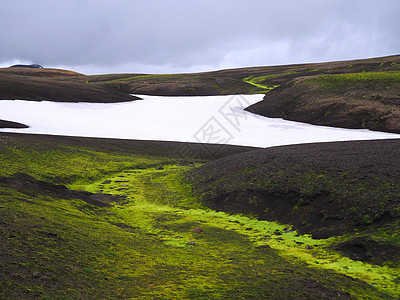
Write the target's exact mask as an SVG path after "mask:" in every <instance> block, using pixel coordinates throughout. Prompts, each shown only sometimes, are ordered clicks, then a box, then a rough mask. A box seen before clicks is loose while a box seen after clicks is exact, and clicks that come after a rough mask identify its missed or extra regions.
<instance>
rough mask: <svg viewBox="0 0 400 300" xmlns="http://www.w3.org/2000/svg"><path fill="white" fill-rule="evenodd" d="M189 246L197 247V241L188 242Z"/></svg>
mask: <svg viewBox="0 0 400 300" xmlns="http://www.w3.org/2000/svg"><path fill="white" fill-rule="evenodd" d="M187 244H188V245H191V246H194V245H196V242H195V241H190V242H188V243H187Z"/></svg>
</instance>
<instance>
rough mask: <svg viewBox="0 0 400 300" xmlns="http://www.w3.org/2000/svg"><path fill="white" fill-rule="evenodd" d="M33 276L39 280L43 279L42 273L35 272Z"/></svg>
mask: <svg viewBox="0 0 400 300" xmlns="http://www.w3.org/2000/svg"><path fill="white" fill-rule="evenodd" d="M32 276H33V278H39V277H42V273H40V272H39V271H35V272H33V274H32Z"/></svg>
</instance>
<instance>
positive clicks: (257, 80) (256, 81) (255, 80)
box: [242, 75, 279, 93]
mask: <svg viewBox="0 0 400 300" xmlns="http://www.w3.org/2000/svg"><path fill="white" fill-rule="evenodd" d="M268 78H271V75H266V76H257V77H254V76H253V75H250V76H249V77H246V78H243V79H242V81H244V82H246V83H248V84H251V85H253V86H255V87H257V88H259V89H260V90H258V91H257V93H268V92H269V91H271V90H273V89H274V88H277V87H278V86H279V85H273V86H267V85H265V84H262V83H263V82H264V81H265V80H266V79H268Z"/></svg>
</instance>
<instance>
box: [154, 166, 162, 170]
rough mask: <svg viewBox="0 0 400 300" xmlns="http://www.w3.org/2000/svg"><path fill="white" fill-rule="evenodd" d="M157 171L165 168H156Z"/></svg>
mask: <svg viewBox="0 0 400 300" xmlns="http://www.w3.org/2000/svg"><path fill="white" fill-rule="evenodd" d="M156 170H164V167H161V166H160V167H156Z"/></svg>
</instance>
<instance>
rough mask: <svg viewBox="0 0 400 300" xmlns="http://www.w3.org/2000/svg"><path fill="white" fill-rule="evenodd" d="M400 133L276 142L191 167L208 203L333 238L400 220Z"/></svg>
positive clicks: (198, 190)
mask: <svg viewBox="0 0 400 300" xmlns="http://www.w3.org/2000/svg"><path fill="white" fill-rule="evenodd" d="M399 149H400V139H398V140H379V141H356V142H338V143H320V144H304V145H292V146H284V147H274V148H268V149H263V150H255V151H251V152H246V153H241V154H237V155H232V156H229V157H225V158H223V159H219V160H216V161H213V162H210V163H208V164H206V165H204V166H203V167H201V168H197V169H195V170H192V171H190V172H189V173H188V174H187V178H188V180H189V181H190V182H191V183H193V185H194V187H195V188H194V191H195V193H196V194H197V195H199V196H200V197H202V199H203V202H204V204H206V205H207V206H209V207H212V208H213V209H217V210H223V211H227V212H231V213H245V214H252V215H255V216H257V217H258V218H260V219H264V220H270V221H280V222H282V223H288V224H294V225H295V226H296V228H297V229H298V230H299V231H300V232H302V233H311V234H313V236H314V237H318V238H325V237H329V236H332V235H341V234H343V233H345V232H353V230H354V229H357V230H361V231H363V230H368V229H370V228H372V227H374V228H381V227H385V226H386V227H387V226H389V227H390V224H395V223H396V222H398V221H400V212H399V211H398V207H399V206H400V152H399Z"/></svg>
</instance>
